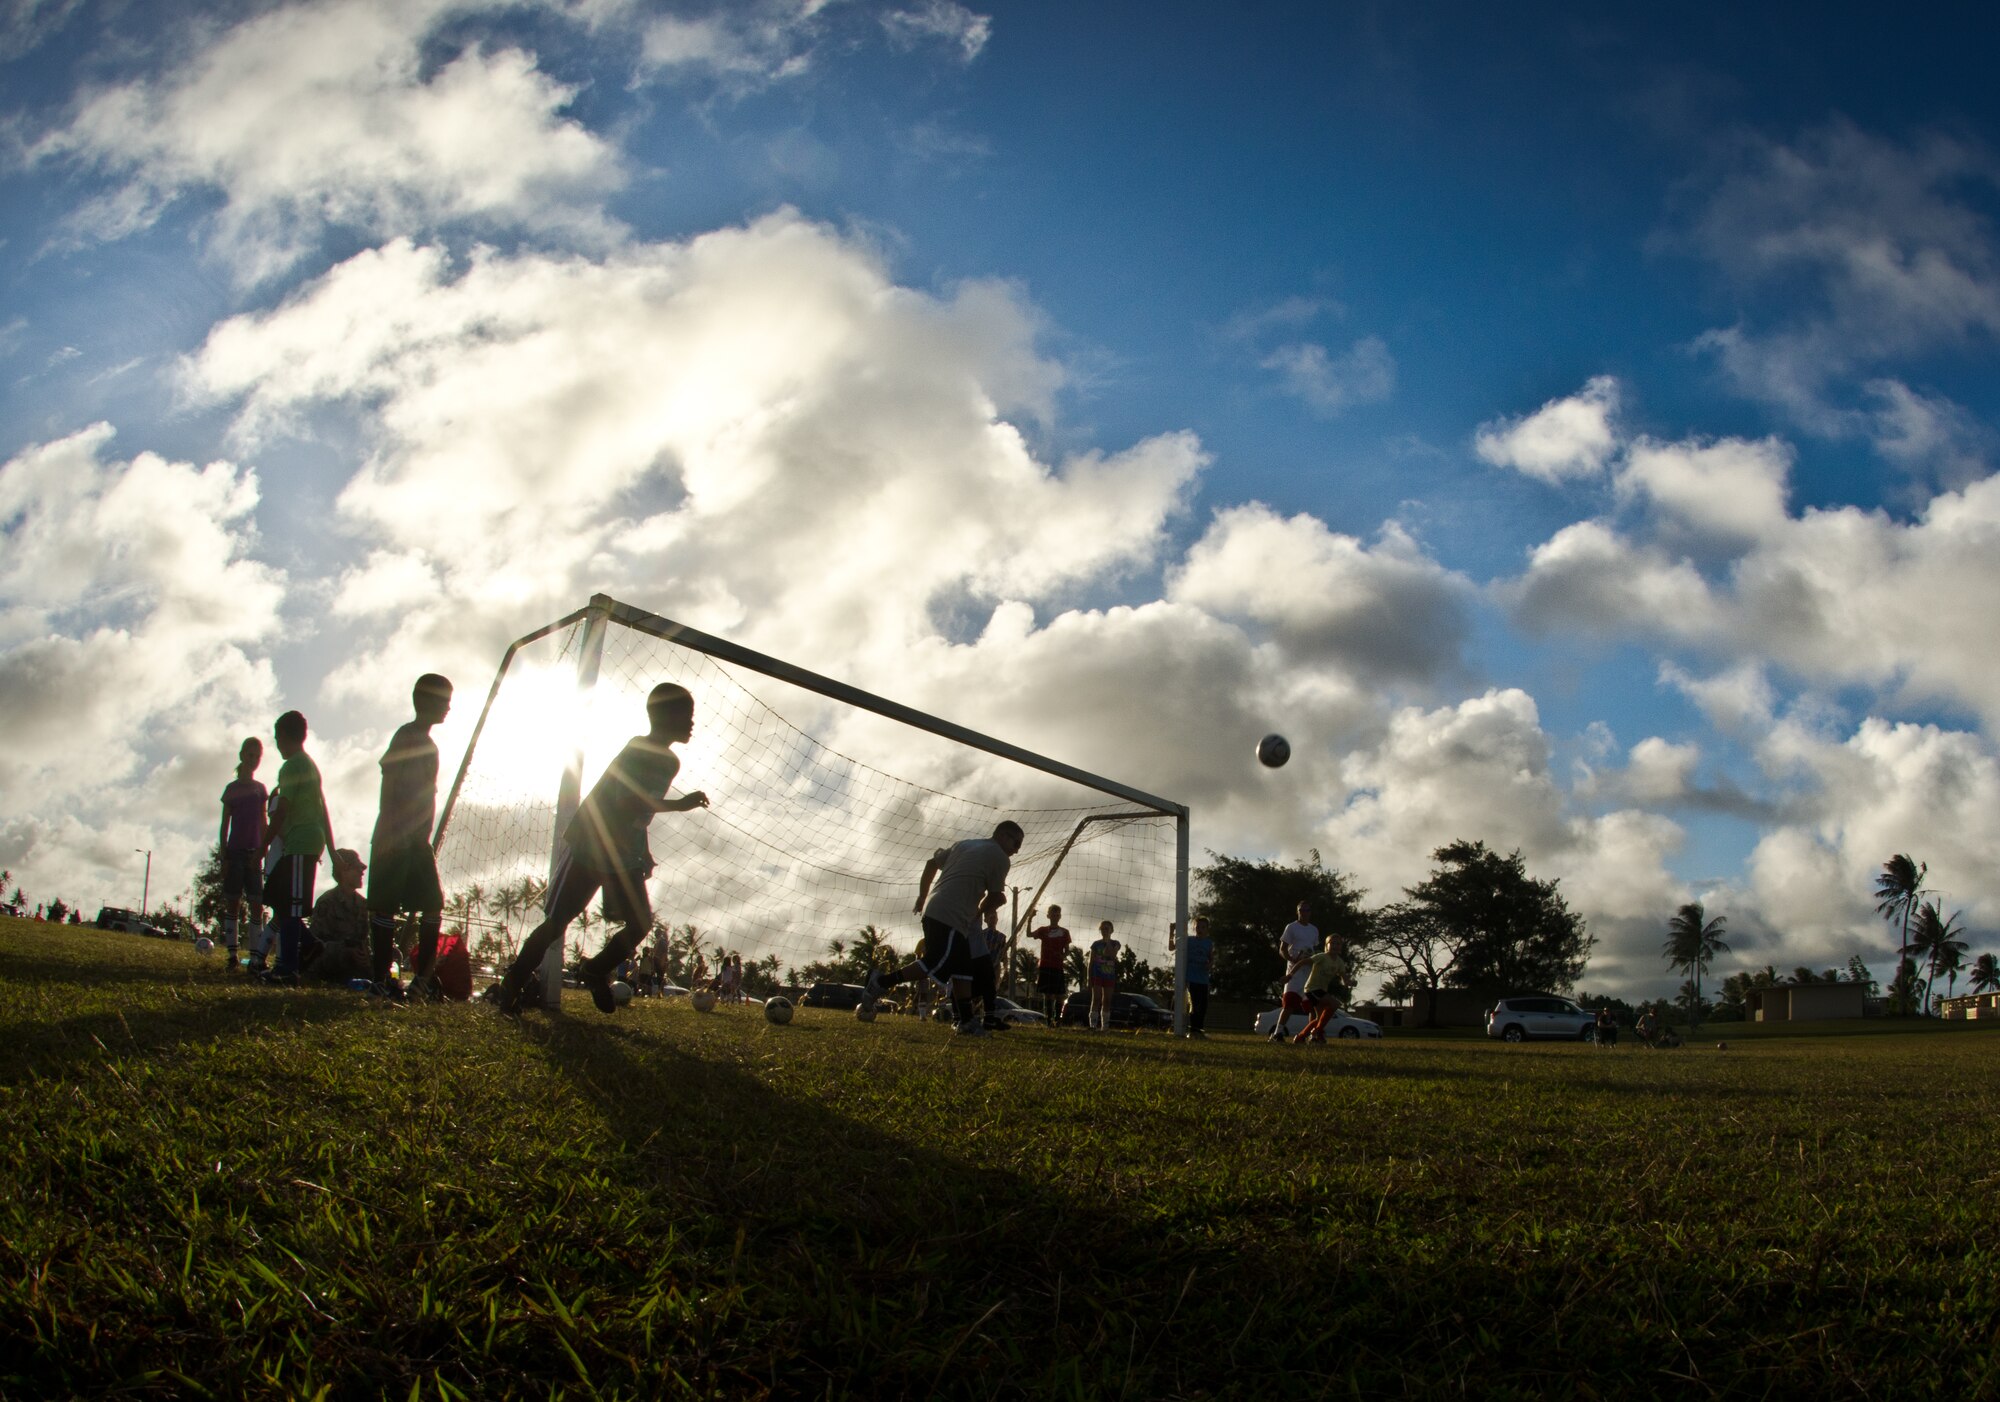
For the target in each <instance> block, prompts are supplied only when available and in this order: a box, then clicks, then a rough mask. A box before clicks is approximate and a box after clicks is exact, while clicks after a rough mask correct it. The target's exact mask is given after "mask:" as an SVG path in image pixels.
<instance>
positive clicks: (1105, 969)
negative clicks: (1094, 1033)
mask: <svg viewBox="0 0 2000 1402" xmlns="http://www.w3.org/2000/svg"><path fill="white" fill-rule="evenodd" d="M1118 948H1119V946H1118V941H1117V940H1115V939H1113V938H1112V937H1111V922H1110V921H1109V920H1104V921H1100V922H1098V926H1097V938H1096V939H1094V940H1092V941H1091V942H1090V1025H1091V1026H1092V1027H1094V1028H1096V1029H1097V1030H1098V1031H1099V1032H1109V1031H1110V1030H1111V1001H1112V1000H1111V995H1112V994H1114V993H1116V992H1117V991H1118Z"/></svg>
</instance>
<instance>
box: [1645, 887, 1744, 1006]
mask: <svg viewBox="0 0 2000 1402" xmlns="http://www.w3.org/2000/svg"><path fill="white" fill-rule="evenodd" d="M1707 914H1708V912H1707V911H1705V910H1703V909H1702V908H1701V902H1700V901H1689V902H1688V903H1687V904H1686V905H1684V906H1682V907H1681V908H1680V909H1679V910H1678V911H1677V912H1675V914H1674V918H1673V919H1671V920H1669V921H1668V922H1667V942H1666V943H1665V944H1664V945H1662V946H1661V947H1660V953H1661V954H1662V955H1664V956H1665V957H1666V961H1667V967H1668V968H1670V969H1685V970H1687V971H1688V972H1689V973H1691V974H1693V975H1694V978H1693V979H1692V980H1691V982H1692V983H1693V985H1694V997H1693V998H1692V999H1691V1000H1689V1003H1688V1008H1689V1011H1690V1012H1691V1013H1692V1016H1691V1017H1690V1019H1689V1021H1690V1022H1691V1023H1692V1024H1693V1025H1694V1026H1695V1027H1697V1028H1698V1027H1700V1025H1701V976H1702V974H1704V973H1705V972H1707V970H1708V966H1709V965H1710V964H1712V963H1714V962H1715V956H1716V955H1718V954H1726V953H1728V951H1729V945H1728V944H1727V943H1726V942H1725V941H1724V940H1723V938H1722V936H1723V934H1724V932H1725V924H1724V921H1723V918H1722V917H1721V916H1720V915H1718V916H1716V917H1715V919H1713V920H1706V919H1705V917H1706V916H1707Z"/></svg>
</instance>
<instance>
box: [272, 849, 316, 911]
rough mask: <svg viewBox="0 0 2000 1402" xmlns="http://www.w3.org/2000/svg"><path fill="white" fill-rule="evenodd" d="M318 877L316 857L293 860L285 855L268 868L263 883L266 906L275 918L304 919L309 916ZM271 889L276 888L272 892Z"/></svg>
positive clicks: (294, 857) (290, 855) (294, 858)
mask: <svg viewBox="0 0 2000 1402" xmlns="http://www.w3.org/2000/svg"><path fill="white" fill-rule="evenodd" d="M318 875H319V858H318V857H301V856H294V855H293V854H292V853H290V852H287V853H286V854H285V855H284V856H282V857H280V858H278V864H277V865H276V866H274V867H272V868H271V874H270V876H269V877H267V878H266V879H265V881H264V897H265V903H266V904H267V905H269V906H270V907H271V909H272V910H273V911H274V912H275V913H276V914H278V915H289V916H291V917H293V918H294V919H297V920H303V919H305V918H306V917H307V916H308V915H310V914H312V908H313V882H314V881H315V880H316V879H317V878H318ZM273 887H276V888H277V889H276V891H275V892H273V890H272V888H273Z"/></svg>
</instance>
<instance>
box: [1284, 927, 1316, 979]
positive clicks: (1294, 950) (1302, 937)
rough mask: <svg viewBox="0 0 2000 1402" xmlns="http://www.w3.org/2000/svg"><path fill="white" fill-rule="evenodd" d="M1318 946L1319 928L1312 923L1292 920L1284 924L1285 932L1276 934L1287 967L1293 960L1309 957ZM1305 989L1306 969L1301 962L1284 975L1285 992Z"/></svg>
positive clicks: (1289, 966)
mask: <svg viewBox="0 0 2000 1402" xmlns="http://www.w3.org/2000/svg"><path fill="white" fill-rule="evenodd" d="M1319 946H1320V938H1319V928H1318V927H1317V926H1314V925H1307V924H1305V923H1303V922H1302V921H1298V920H1294V921H1293V922H1292V923H1291V924H1289V925H1287V926H1285V933H1284V934H1282V935H1280V936H1278V949H1279V952H1280V953H1282V954H1283V955H1284V956H1285V966H1286V967H1287V968H1288V969H1289V968H1291V965H1292V962H1293V961H1294V960H1298V959H1308V958H1311V957H1312V952H1313V951H1314V950H1316V949H1318V948H1319ZM1305 991H1306V970H1305V965H1303V964H1301V965H1299V967H1298V968H1296V969H1292V970H1291V972H1290V973H1288V974H1287V975H1286V976H1285V992H1287V993H1303V992H1305Z"/></svg>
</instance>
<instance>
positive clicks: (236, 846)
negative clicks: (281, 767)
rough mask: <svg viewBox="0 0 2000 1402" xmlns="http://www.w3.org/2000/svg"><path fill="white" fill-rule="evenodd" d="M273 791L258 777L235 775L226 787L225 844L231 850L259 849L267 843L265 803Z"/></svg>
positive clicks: (224, 790)
mask: <svg viewBox="0 0 2000 1402" xmlns="http://www.w3.org/2000/svg"><path fill="white" fill-rule="evenodd" d="M270 797H271V796H270V794H269V793H268V792H267V791H266V790H265V788H264V786H263V785H262V784H260V783H258V782H257V781H256V780H255V779H231V780H230V781H229V783H228V784H227V785H226V786H224V788H223V790H222V815H223V825H224V827H225V828H226V829H227V831H228V836H226V837H225V838H224V839H223V842H222V845H223V848H224V849H225V850H226V851H230V852H257V851H261V850H262V849H263V846H264V805H265V804H266V803H268V802H269V801H270Z"/></svg>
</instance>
